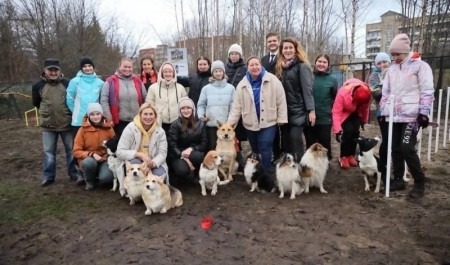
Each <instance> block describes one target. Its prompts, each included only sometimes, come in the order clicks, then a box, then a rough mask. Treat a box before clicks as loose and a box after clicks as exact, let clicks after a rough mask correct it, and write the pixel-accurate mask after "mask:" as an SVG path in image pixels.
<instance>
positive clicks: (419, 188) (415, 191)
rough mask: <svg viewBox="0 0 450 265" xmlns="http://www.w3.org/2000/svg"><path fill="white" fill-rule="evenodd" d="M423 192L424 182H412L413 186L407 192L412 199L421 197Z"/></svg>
mask: <svg viewBox="0 0 450 265" xmlns="http://www.w3.org/2000/svg"><path fill="white" fill-rule="evenodd" d="M424 192H425V185H424V183H414V187H413V188H412V190H411V191H410V192H409V197H411V198H413V199H418V198H422V197H423V194H424Z"/></svg>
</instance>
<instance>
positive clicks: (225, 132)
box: [216, 121, 239, 181]
mask: <svg viewBox="0 0 450 265" xmlns="http://www.w3.org/2000/svg"><path fill="white" fill-rule="evenodd" d="M217 124H218V125H219V128H217V145H216V151H217V153H218V155H219V156H220V157H222V159H223V163H222V164H221V165H220V166H219V172H220V174H222V176H223V177H224V180H230V181H231V180H233V175H234V174H235V172H236V171H237V168H238V166H239V165H238V162H236V155H237V152H236V146H235V140H236V139H235V138H236V133H235V132H234V129H235V127H233V126H231V125H230V124H228V123H221V122H220V121H217Z"/></svg>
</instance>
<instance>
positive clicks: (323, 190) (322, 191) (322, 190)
mask: <svg viewBox="0 0 450 265" xmlns="http://www.w3.org/2000/svg"><path fill="white" fill-rule="evenodd" d="M320 192H321V193H328V191H326V190H325V189H321V190H320Z"/></svg>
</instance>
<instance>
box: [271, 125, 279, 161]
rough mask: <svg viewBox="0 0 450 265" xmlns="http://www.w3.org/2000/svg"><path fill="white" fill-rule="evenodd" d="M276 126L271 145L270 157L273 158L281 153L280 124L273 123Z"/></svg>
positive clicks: (276, 157)
mask: <svg viewBox="0 0 450 265" xmlns="http://www.w3.org/2000/svg"><path fill="white" fill-rule="evenodd" d="M275 126H276V127H277V129H276V131H275V137H274V139H273V145H272V157H273V160H276V159H278V157H280V155H281V137H280V126H278V125H275Z"/></svg>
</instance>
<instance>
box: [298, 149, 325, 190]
mask: <svg viewBox="0 0 450 265" xmlns="http://www.w3.org/2000/svg"><path fill="white" fill-rule="evenodd" d="M327 152H328V150H327V149H326V148H325V147H323V146H322V145H321V144H319V143H315V144H313V145H311V146H310V147H309V148H308V150H306V153H305V154H304V155H303V157H302V159H301V160H300V167H299V170H300V172H299V173H300V177H301V180H302V183H303V184H304V192H305V193H306V194H307V193H309V188H310V187H318V188H319V189H320V192H321V193H328V192H327V191H326V190H325V189H324V188H323V182H324V180H325V176H326V175H327V170H328V166H329V165H328V156H327ZM302 191H303V190H302Z"/></svg>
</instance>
